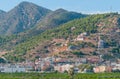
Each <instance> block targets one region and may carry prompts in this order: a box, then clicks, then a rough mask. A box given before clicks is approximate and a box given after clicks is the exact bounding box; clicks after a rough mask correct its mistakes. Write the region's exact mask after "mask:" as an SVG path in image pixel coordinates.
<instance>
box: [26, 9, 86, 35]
mask: <svg viewBox="0 0 120 79" xmlns="http://www.w3.org/2000/svg"><path fill="white" fill-rule="evenodd" d="M86 16H87V15H85V14H81V13H77V12H70V11H67V10H64V9H62V8H60V9H57V10H55V11H52V12H50V13H49V14H47V15H46V16H45V17H44V18H43V19H42V20H41V21H40V22H38V23H37V24H36V25H35V27H34V28H32V29H31V30H29V31H28V33H27V34H31V35H32V34H34V35H36V34H39V33H41V32H44V31H45V30H49V29H53V28H56V27H59V26H60V25H62V24H64V23H67V22H68V21H71V20H74V19H79V18H84V17H86Z"/></svg>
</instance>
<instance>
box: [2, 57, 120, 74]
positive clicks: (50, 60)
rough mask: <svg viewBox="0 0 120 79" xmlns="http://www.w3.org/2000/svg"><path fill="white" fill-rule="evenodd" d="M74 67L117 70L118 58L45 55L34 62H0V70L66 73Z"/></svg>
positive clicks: (79, 70)
mask: <svg viewBox="0 0 120 79" xmlns="http://www.w3.org/2000/svg"><path fill="white" fill-rule="evenodd" d="M70 68H74V72H75V73H103V72H119V71H120V60H118V61H116V62H111V61H104V60H101V59H99V58H96V57H93V58H77V59H67V58H55V57H46V58H39V59H37V60H36V61H35V62H30V61H26V62H23V63H16V64H10V63H8V64H7V63H6V64H0V72H5V73H15V72H41V73H43V72H47V73H51V72H60V73H66V72H68V71H69V70H70Z"/></svg>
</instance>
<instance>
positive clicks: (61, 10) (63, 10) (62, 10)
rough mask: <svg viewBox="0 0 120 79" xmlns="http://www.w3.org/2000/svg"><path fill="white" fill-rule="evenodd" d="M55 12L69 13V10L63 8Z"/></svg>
mask: <svg viewBox="0 0 120 79" xmlns="http://www.w3.org/2000/svg"><path fill="white" fill-rule="evenodd" d="M55 12H67V10H65V9H63V8H59V9H57V10H55Z"/></svg>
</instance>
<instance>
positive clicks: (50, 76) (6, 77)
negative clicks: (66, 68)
mask: <svg viewBox="0 0 120 79" xmlns="http://www.w3.org/2000/svg"><path fill="white" fill-rule="evenodd" d="M0 79H69V75H68V74H66V73H64V74H63V73H62V74H61V73H0ZM74 79H120V75H119V73H100V74H93V73H90V74H75V75H74Z"/></svg>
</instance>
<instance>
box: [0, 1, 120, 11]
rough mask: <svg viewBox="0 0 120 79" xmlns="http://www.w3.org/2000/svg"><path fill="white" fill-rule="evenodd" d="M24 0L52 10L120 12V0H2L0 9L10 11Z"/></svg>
mask: <svg viewBox="0 0 120 79" xmlns="http://www.w3.org/2000/svg"><path fill="white" fill-rule="evenodd" d="M22 1H29V2H33V3H35V4H37V5H39V6H43V7H46V8H48V9H51V10H55V9H58V8H64V9H67V10H69V11H77V12H82V13H96V12H110V11H114V12H120V0H0V9H1V10H4V11H9V10H10V9H12V8H13V7H15V6H16V5H18V4H19V3H20V2H22Z"/></svg>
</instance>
